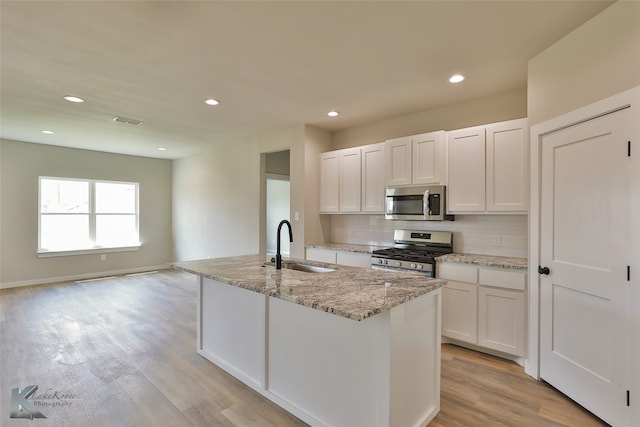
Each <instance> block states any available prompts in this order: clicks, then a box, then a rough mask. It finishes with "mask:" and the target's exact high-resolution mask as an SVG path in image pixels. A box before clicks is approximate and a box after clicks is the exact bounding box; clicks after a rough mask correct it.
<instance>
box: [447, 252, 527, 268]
mask: <svg viewBox="0 0 640 427" xmlns="http://www.w3.org/2000/svg"><path fill="white" fill-rule="evenodd" d="M436 260H437V261H438V262H457V263H461V264H474V265H478V266H483V267H497V268H506V269H510V270H520V271H527V259H526V258H515V257H503V256H492V255H474V254H461V253H451V254H447V255H441V256H439V257H438V258H436Z"/></svg>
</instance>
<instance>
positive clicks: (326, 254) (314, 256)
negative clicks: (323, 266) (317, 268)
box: [307, 248, 336, 264]
mask: <svg viewBox="0 0 640 427" xmlns="http://www.w3.org/2000/svg"><path fill="white" fill-rule="evenodd" d="M307 259H308V260H309V261H317V262H326V263H329V264H336V251H335V250H332V249H322V248H307Z"/></svg>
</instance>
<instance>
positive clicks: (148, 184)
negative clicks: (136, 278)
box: [0, 140, 172, 287]
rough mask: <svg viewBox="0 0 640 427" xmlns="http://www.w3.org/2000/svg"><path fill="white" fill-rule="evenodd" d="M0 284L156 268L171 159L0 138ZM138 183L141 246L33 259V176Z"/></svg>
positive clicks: (167, 220) (165, 233) (166, 217)
mask: <svg viewBox="0 0 640 427" xmlns="http://www.w3.org/2000/svg"><path fill="white" fill-rule="evenodd" d="M0 151H1V152H2V156H1V157H0V166H1V167H0V176H1V179H0V189H1V191H0V208H1V213H0V248H1V249H0V253H1V255H2V256H1V257H0V265H1V268H0V283H1V285H0V286H2V287H8V286H17V285H26V284H33V283H43V282H50V281H53V280H66V279H71V278H80V277H91V276H100V275H102V274H104V273H108V274H111V273H112V272H126V271H136V270H144V269H147V268H156V267H158V266H162V265H166V263H168V262H170V261H171V258H172V251H171V162H170V161H168V160H160V159H151V158H145V157H135V156H125V155H119V154H109V153H102V152H98V151H89V150H78V149H73V148H63V147H55V146H50V145H40V144H31V143H26V142H17V141H10V140H0ZM39 176H60V177H71V178H87V179H103V180H114V181H129V182H139V183H140V239H141V242H142V247H141V248H140V250H138V251H131V252H115V253H109V254H107V259H106V260H105V261H101V260H100V256H99V255H98V254H88V255H74V256H64V257H53V258H38V257H37V256H36V252H37V249H38V177H39Z"/></svg>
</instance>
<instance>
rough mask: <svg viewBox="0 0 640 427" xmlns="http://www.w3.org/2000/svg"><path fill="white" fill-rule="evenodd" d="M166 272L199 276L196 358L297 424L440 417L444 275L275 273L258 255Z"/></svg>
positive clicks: (351, 270)
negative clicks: (280, 409) (285, 412)
mask: <svg viewBox="0 0 640 427" xmlns="http://www.w3.org/2000/svg"><path fill="white" fill-rule="evenodd" d="M300 264H303V265H302V266H300ZM173 266H174V268H176V269H179V270H182V271H186V272H190V273H193V274H195V275H197V276H198V281H199V304H198V309H197V311H198V313H197V319H198V321H197V351H198V353H199V354H200V355H202V356H203V357H205V358H207V359H208V360H210V361H211V362H213V363H215V364H216V365H218V366H219V367H221V368H222V369H224V370H225V371H227V372H228V373H230V374H231V375H233V376H234V377H236V378H238V379H239V380H240V381H242V382H243V383H245V384H247V385H248V386H249V387H251V388H253V389H254V390H256V391H257V392H259V393H260V394H262V395H263V396H265V397H267V398H268V399H270V400H271V401H273V402H274V403H276V404H278V405H279V406H281V407H283V408H284V409H286V410H288V411H289V412H291V413H292V414H294V415H296V416H297V417H299V418H300V419H302V420H303V421H305V422H307V423H309V424H311V425H314V426H334V427H339V426H348V427H357V426H398V427H403V426H425V425H427V424H428V423H429V421H431V420H432V419H433V417H435V415H436V414H437V413H438V411H439V408H440V333H441V306H442V301H441V295H442V294H441V292H442V291H441V289H440V288H441V286H442V285H443V284H445V283H446V282H445V281H444V280H441V279H430V278H427V277H425V276H424V275H420V274H416V273H397V272H388V271H380V270H370V269H363V268H355V267H345V266H338V265H332V264H322V263H317V262H310V261H298V260H283V269H282V270H276V269H275V266H274V265H273V264H271V263H268V262H265V260H264V258H263V257H260V256H259V255H247V256H238V257H228V258H218V259H209V260H200V261H186V262H178V263H174V264H173ZM308 266H311V268H309V267H308ZM315 267H320V270H321V271H324V272H308V271H300V270H297V269H294V268H303V269H307V270H311V269H313V270H315V271H318V269H317V268H315ZM323 269H324V270H323Z"/></svg>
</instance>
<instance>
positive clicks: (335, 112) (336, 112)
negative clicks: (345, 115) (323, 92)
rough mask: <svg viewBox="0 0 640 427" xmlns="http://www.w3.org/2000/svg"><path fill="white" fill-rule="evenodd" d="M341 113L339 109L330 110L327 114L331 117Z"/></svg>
mask: <svg viewBox="0 0 640 427" xmlns="http://www.w3.org/2000/svg"><path fill="white" fill-rule="evenodd" d="M339 114H340V113H339V112H338V111H329V112H328V113H327V116H329V117H336V116H338V115H339Z"/></svg>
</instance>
